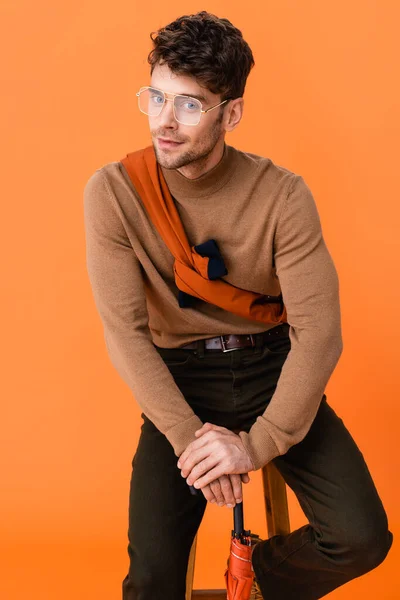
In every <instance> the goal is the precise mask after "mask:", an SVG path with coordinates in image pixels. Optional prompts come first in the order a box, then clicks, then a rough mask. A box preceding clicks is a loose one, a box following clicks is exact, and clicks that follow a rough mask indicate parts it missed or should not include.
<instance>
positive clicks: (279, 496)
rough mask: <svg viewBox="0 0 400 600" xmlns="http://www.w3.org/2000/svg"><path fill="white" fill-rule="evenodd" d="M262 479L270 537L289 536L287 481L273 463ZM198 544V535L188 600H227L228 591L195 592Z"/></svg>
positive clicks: (191, 560) (189, 574)
mask: <svg viewBox="0 0 400 600" xmlns="http://www.w3.org/2000/svg"><path fill="white" fill-rule="evenodd" d="M262 478H263V487H264V500H265V512H266V517H267V529H268V537H269V538H270V537H272V536H273V535H284V534H287V533H289V532H290V524H289V511H288V503H287V495H286V483H285V480H284V479H283V477H282V475H281V474H280V473H279V471H278V469H277V468H276V467H275V465H274V464H273V463H272V462H270V463H268V464H267V465H265V466H264V467H263V468H262ZM245 522H246V520H245ZM196 544H197V535H196V537H195V538H194V540H193V544H192V548H191V550H190V555H189V562H188V569H187V575H186V600H192V599H193V598H202V599H203V600H223V599H224V600H226V590H193V577H194V563H195V557H196ZM228 551H229V550H228V548H227V552H228Z"/></svg>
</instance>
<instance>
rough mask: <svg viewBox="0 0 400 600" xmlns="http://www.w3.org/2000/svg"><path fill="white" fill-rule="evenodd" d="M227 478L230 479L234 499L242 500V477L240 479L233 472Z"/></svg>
mask: <svg viewBox="0 0 400 600" xmlns="http://www.w3.org/2000/svg"><path fill="white" fill-rule="evenodd" d="M229 479H230V481H231V485H232V489H233V495H234V498H235V501H236V502H242V501H243V493H242V479H241V477H240V475H237V474H236V473H233V474H232V473H231V474H230V475H229Z"/></svg>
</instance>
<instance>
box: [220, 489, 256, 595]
mask: <svg viewBox="0 0 400 600" xmlns="http://www.w3.org/2000/svg"><path fill="white" fill-rule="evenodd" d="M252 537H257V536H252V534H251V533H250V530H249V529H248V530H245V529H244V525H243V501H242V502H239V503H238V504H236V505H235V507H234V509H233V530H232V540H231V549H230V555H229V558H228V567H227V569H226V571H225V583H226V589H227V592H228V595H227V600H250V596H251V593H252V587H253V580H254V571H253V567H252V564H251V541H252Z"/></svg>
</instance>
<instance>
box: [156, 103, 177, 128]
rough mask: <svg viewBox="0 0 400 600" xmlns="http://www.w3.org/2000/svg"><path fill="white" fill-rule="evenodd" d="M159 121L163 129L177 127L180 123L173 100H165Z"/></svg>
mask: <svg viewBox="0 0 400 600" xmlns="http://www.w3.org/2000/svg"><path fill="white" fill-rule="evenodd" d="M157 119H158V122H159V125H160V126H161V127H175V128H176V127H177V125H178V121H177V120H176V119H175V115H174V107H173V100H172V99H170V100H169V99H168V98H166V99H165V102H164V105H163V107H162V109H161V113H160V114H159V115H158V117H157Z"/></svg>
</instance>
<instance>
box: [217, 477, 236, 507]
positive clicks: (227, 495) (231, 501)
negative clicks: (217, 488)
mask: <svg viewBox="0 0 400 600" xmlns="http://www.w3.org/2000/svg"><path fill="white" fill-rule="evenodd" d="M219 480H220V482H221V491H222V493H223V495H224V500H225V504H226V505H227V506H228V508H233V506H235V504H236V501H235V495H234V493H233V488H232V483H231V478H230V477H228V475H223V476H222V477H220V478H219Z"/></svg>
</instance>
